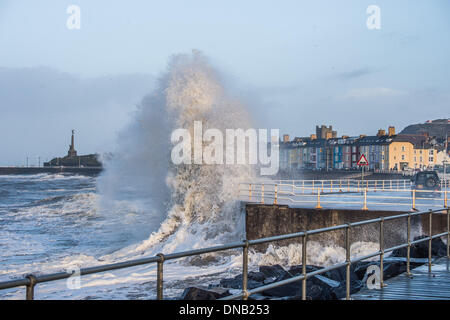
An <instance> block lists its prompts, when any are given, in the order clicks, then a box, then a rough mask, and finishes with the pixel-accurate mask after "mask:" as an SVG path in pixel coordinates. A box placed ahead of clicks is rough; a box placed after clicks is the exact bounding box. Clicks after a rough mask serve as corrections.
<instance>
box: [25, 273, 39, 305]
mask: <svg viewBox="0 0 450 320" xmlns="http://www.w3.org/2000/svg"><path fill="white" fill-rule="evenodd" d="M25 278H27V279H28V280H30V283H29V284H28V285H27V291H26V299H27V300H34V287H35V286H36V283H37V280H36V277H35V276H33V275H32V274H29V275H27V276H26V277H25Z"/></svg>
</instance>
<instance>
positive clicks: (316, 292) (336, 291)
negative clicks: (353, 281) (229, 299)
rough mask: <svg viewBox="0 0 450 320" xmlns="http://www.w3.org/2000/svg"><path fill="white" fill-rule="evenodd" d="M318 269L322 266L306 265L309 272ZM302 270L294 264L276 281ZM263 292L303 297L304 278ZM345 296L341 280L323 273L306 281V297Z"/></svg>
mask: <svg viewBox="0 0 450 320" xmlns="http://www.w3.org/2000/svg"><path fill="white" fill-rule="evenodd" d="M318 269H320V268H319V267H316V266H307V267H306V270H307V272H308V273H309V272H312V271H315V270H318ZM301 271H302V267H301V266H293V267H292V268H291V269H290V270H289V272H286V273H284V274H281V275H280V276H279V277H278V278H277V279H276V280H275V282H279V281H283V280H286V279H289V278H292V277H294V276H298V275H301V273H302V272H301ZM262 294H263V295H266V296H270V297H274V298H286V299H301V297H302V280H298V281H294V282H291V283H288V284H285V285H282V286H279V287H276V288H272V289H268V290H265V291H264V292H262ZM343 297H345V285H342V283H341V282H339V281H336V280H333V279H330V278H327V277H326V276H323V275H316V276H313V277H311V278H308V280H307V281H306V298H307V299H308V300H335V299H341V298H343Z"/></svg>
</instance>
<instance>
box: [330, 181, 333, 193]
mask: <svg viewBox="0 0 450 320" xmlns="http://www.w3.org/2000/svg"><path fill="white" fill-rule="evenodd" d="M330 192H333V180H331V181H330Z"/></svg>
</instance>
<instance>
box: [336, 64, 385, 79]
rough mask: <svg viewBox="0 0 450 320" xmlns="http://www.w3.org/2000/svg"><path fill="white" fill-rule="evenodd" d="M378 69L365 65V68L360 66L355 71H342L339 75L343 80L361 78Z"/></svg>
mask: <svg viewBox="0 0 450 320" xmlns="http://www.w3.org/2000/svg"><path fill="white" fill-rule="evenodd" d="M377 71H378V70H376V69H374V68H370V67H364V68H359V69H355V70H353V71H349V72H342V73H339V74H338V75H337V76H338V78H340V79H341V80H351V79H354V78H359V77H362V76H365V75H368V74H371V73H374V72H377Z"/></svg>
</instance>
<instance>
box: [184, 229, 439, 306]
mask: <svg viewBox="0 0 450 320" xmlns="http://www.w3.org/2000/svg"><path fill="white" fill-rule="evenodd" d="M424 237H425V236H420V237H416V238H414V240H418V239H420V238H424ZM431 250H432V256H433V257H434V258H437V257H443V256H445V255H446V254H447V248H446V245H445V244H444V242H443V241H442V240H441V239H439V238H437V239H433V241H432V246H431ZM406 252H407V250H406V248H402V249H397V250H394V251H393V252H392V254H391V255H390V256H389V257H386V258H385V261H384V264H383V269H384V273H383V275H384V280H387V279H389V278H392V277H395V276H397V275H399V274H401V273H404V272H406V259H405V258H406ZM411 258H412V260H411V262H410V266H411V269H413V268H416V267H418V266H420V265H423V264H424V263H426V261H427V258H428V241H424V242H421V243H417V244H414V245H412V246H411ZM371 265H377V266H379V265H380V263H379V260H377V261H361V262H358V263H355V264H352V266H351V269H350V270H351V271H350V291H351V294H354V293H356V292H358V291H360V290H361V289H362V288H364V287H366V285H367V284H366V283H367V278H368V276H369V274H368V272H367V268H368V267H369V266H371ZM321 268H322V267H319V266H312V265H307V266H306V270H307V272H308V273H309V272H312V271H316V270H319V269H321ZM301 274H302V266H301V265H294V266H290V268H289V269H285V268H283V267H282V266H280V265H273V266H260V267H259V270H258V271H257V272H256V271H250V272H249V273H248V284H247V288H248V289H254V288H258V287H261V286H263V285H267V284H270V283H274V282H278V281H282V280H286V279H289V278H292V277H295V276H299V275H301ZM240 289H242V274H240V275H237V276H236V277H234V278H225V279H222V280H221V281H220V283H218V284H213V285H209V286H207V287H203V286H196V287H189V288H186V289H185V290H184V292H183V294H182V296H181V297H180V299H181V300H216V299H220V298H223V297H226V296H228V295H231V294H233V293H236V292H237V291H238V290H240ZM345 296H346V267H345V266H344V267H341V268H338V269H335V270H331V271H328V272H324V273H322V274H320V275H315V276H312V277H311V278H308V280H307V281H306V297H307V300H339V299H343V298H345ZM301 298H302V281H301V280H299V281H295V282H292V283H289V284H286V285H283V286H280V287H276V288H272V289H268V290H265V291H263V292H261V293H258V294H253V295H251V296H250V297H249V298H248V299H249V300H300V299H301Z"/></svg>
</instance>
